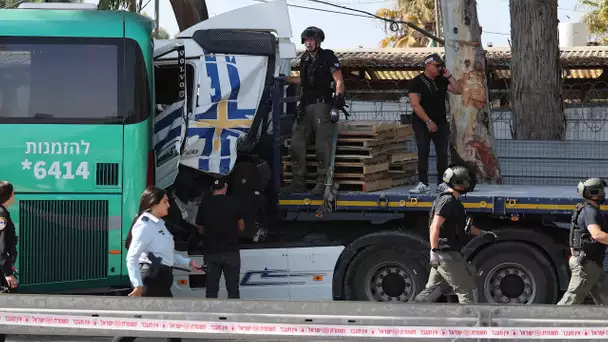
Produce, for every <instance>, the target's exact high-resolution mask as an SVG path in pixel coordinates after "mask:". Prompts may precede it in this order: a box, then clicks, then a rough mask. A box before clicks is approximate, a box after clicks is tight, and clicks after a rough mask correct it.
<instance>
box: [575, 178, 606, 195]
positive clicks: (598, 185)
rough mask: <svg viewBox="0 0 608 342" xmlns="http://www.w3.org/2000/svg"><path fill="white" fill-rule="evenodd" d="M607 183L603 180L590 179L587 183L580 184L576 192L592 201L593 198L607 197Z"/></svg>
mask: <svg viewBox="0 0 608 342" xmlns="http://www.w3.org/2000/svg"><path fill="white" fill-rule="evenodd" d="M605 187H606V182H605V181H604V180H603V179H601V178H589V179H587V180H586V181H581V182H579V183H578V186H577V187H576V190H577V192H578V194H579V195H580V196H582V197H583V198H585V199H588V200H590V199H591V197H594V196H599V197H601V198H605V197H606V191H605V190H604V188H605Z"/></svg>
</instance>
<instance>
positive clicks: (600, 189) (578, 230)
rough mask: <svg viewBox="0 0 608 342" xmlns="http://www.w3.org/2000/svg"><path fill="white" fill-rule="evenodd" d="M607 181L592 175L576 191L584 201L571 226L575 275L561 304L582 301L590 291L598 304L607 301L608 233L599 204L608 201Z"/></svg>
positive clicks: (571, 250)
mask: <svg viewBox="0 0 608 342" xmlns="http://www.w3.org/2000/svg"><path fill="white" fill-rule="evenodd" d="M605 187H606V182H605V181H604V180H602V179H599V178H590V179H587V180H586V181H584V182H580V183H578V187H577V192H578V194H579V195H580V196H582V197H583V198H584V199H585V203H584V204H583V205H582V206H581V207H580V208H578V209H576V210H575V211H574V213H573V214H572V220H571V226H570V236H569V244H570V253H572V255H571V256H570V259H569V260H568V265H569V266H570V271H571V272H572V276H571V277H570V284H569V285H568V290H566V293H564V296H563V297H562V299H561V300H560V301H559V302H558V303H557V304H558V305H572V304H581V303H582V302H583V301H584V300H585V298H587V295H589V294H591V297H593V300H594V301H595V303H596V304H599V305H606V304H608V277H607V276H606V273H604V256H605V253H606V245H608V234H607V233H606V232H605V231H604V215H603V214H602V211H601V210H600V205H601V204H603V203H606V190H605V189H604V188H605Z"/></svg>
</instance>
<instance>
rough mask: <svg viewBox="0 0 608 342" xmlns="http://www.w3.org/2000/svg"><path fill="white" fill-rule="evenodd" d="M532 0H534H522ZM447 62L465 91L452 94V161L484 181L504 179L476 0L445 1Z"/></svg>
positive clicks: (443, 2) (443, 3) (495, 181)
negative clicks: (488, 96) (494, 133)
mask: <svg viewBox="0 0 608 342" xmlns="http://www.w3.org/2000/svg"><path fill="white" fill-rule="evenodd" d="M521 1H533V0H521ZM441 3H442V12H443V26H444V32H443V34H444V39H445V62H446V66H447V67H448V69H449V70H450V71H451V72H452V74H453V75H454V77H455V78H456V79H457V80H458V82H460V83H461V84H462V88H463V92H462V95H459V96H455V95H452V94H450V96H449V97H450V109H451V110H450V112H451V114H452V121H451V148H450V152H451V155H452V163H455V164H459V165H466V166H467V167H468V168H469V170H471V171H472V172H473V173H474V174H475V176H476V177H477V180H478V181H479V182H483V183H502V176H501V172H500V166H499V163H498V158H497V157H496V154H495V153H494V150H493V148H492V145H493V139H492V134H491V133H492V130H491V125H492V122H491V117H490V115H489V110H488V106H487V100H486V93H487V82H486V67H485V63H486V59H485V51H484V49H483V46H482V45H481V27H480V26H479V19H478V17H477V1H475V0H449V1H442V2H441Z"/></svg>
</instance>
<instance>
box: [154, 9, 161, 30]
mask: <svg viewBox="0 0 608 342" xmlns="http://www.w3.org/2000/svg"><path fill="white" fill-rule="evenodd" d="M159 1H160V0H154V13H155V14H154V21H155V22H156V25H155V26H154V32H155V34H154V35H155V36H156V38H158V34H159V33H160V5H159Z"/></svg>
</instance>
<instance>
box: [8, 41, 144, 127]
mask: <svg viewBox="0 0 608 342" xmlns="http://www.w3.org/2000/svg"><path fill="white" fill-rule="evenodd" d="M0 45H1V46H2V51H0V123H26V122H30V123H119V124H121V123H123V119H126V120H125V121H142V120H143V119H145V118H147V117H148V116H149V115H150V103H149V102H150V92H149V91H148V90H147V89H148V84H147V80H148V77H147V75H146V72H145V63H144V62H143V55H142V53H141V49H140V48H139V46H138V45H137V43H136V42H135V41H132V40H125V39H118V38H56V37H0ZM142 68H143V71H142V70H140V69H142ZM142 73H143V75H142Z"/></svg>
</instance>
